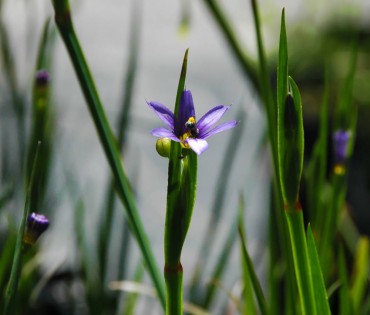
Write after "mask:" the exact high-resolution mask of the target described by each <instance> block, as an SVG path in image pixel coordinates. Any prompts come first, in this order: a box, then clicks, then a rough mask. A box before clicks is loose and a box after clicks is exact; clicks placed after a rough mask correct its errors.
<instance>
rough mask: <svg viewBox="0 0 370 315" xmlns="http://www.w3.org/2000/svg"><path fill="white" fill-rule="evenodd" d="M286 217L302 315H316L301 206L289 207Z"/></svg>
mask: <svg viewBox="0 0 370 315" xmlns="http://www.w3.org/2000/svg"><path fill="white" fill-rule="evenodd" d="M285 216H286V220H287V222H288V227H289V232H290V237H291V242H292V250H293V258H294V268H295V272H296V276H297V284H298V291H299V296H300V301H301V310H302V314H303V315H314V314H316V306H315V299H314V294H313V283H312V275H311V267H310V265H309V263H308V261H309V256H308V249H307V243H306V235H305V233H304V231H305V229H304V223H303V213H302V208H301V207H300V205H299V204H297V205H296V208H290V207H289V208H288V209H287V210H286V211H285Z"/></svg>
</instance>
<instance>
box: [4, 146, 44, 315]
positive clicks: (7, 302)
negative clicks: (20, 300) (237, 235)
mask: <svg viewBox="0 0 370 315" xmlns="http://www.w3.org/2000/svg"><path fill="white" fill-rule="evenodd" d="M38 155H39V146H38V147H37V149H36V152H35V157H34V160H33V167H32V172H31V178H30V182H29V185H28V187H27V192H26V200H25V205H24V210H23V216H22V221H21V224H20V226H19V230H18V234H17V240H16V244H15V249H14V254H13V264H12V270H11V273H10V279H9V282H8V286H7V288H6V291H5V297H4V309H3V314H4V315H8V314H14V312H15V306H16V299H17V290H18V282H19V278H20V274H21V271H22V255H23V253H22V252H23V235H24V232H25V228H26V221H27V217H28V214H29V213H30V204H31V203H30V198H31V190H32V186H33V183H34V178H35V168H36V164H37V163H38Z"/></svg>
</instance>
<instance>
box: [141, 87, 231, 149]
mask: <svg viewBox="0 0 370 315" xmlns="http://www.w3.org/2000/svg"><path fill="white" fill-rule="evenodd" d="M148 105H149V106H150V107H151V108H152V109H153V110H154V112H155V113H156V114H157V116H158V117H159V118H160V119H161V120H162V121H163V122H164V123H165V124H166V125H167V127H168V128H163V127H160V128H155V129H153V130H152V132H151V133H152V135H153V136H155V137H158V138H169V139H171V140H173V141H176V142H180V144H181V146H182V147H183V148H186V149H189V148H190V149H192V150H193V151H194V152H195V153H196V154H198V155H199V154H202V153H203V152H204V151H205V150H207V148H208V143H207V141H206V139H207V138H208V137H210V136H212V135H214V134H216V133H219V132H221V131H224V130H227V129H231V128H234V127H235V126H236V125H237V124H238V122H237V121H236V120H232V121H229V122H226V123H223V124H220V125H218V126H216V127H215V124H216V123H217V122H218V121H219V120H220V119H221V117H222V116H223V115H224V114H225V113H226V111H227V110H228V109H229V108H230V106H223V105H218V106H216V107H214V108H212V109H211V110H210V111H208V112H207V113H206V114H205V115H204V116H203V117H202V118H200V119H199V120H198V121H197V120H196V117H195V110H194V103H193V96H192V95H191V92H190V91H189V90H185V91H184V92H182V95H181V99H180V107H179V113H178V117H175V115H174V114H173V113H172V112H171V111H170V110H169V109H168V108H167V107H166V106H164V105H162V104H161V103H158V102H148Z"/></svg>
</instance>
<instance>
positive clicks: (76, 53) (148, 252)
mask: <svg viewBox="0 0 370 315" xmlns="http://www.w3.org/2000/svg"><path fill="white" fill-rule="evenodd" d="M53 6H54V9H55V22H56V24H57V26H58V29H59V31H60V34H61V35H62V38H63V40H64V43H65V45H66V47H67V50H68V53H69V55H70V57H71V61H72V63H73V65H74V68H75V71H76V74H77V77H78V79H79V82H80V85H81V89H82V91H83V93H84V96H85V99H86V102H87V105H88V107H89V110H90V113H91V115H92V117H93V120H94V123H95V126H96V129H97V132H98V135H99V138H100V141H101V143H102V146H103V148H104V151H105V154H106V156H107V159H108V162H109V165H110V167H111V170H112V172H113V174H114V177H115V180H116V183H117V185H116V189H117V192H118V195H119V196H120V198H121V201H122V203H123V205H124V207H125V210H126V214H127V218H128V221H129V224H130V228H131V230H132V232H133V234H134V236H135V238H136V240H137V241H138V244H139V247H140V249H141V253H142V255H143V256H144V259H145V262H146V266H147V268H148V271H149V274H150V276H151V278H152V280H153V282H154V285H155V287H156V289H157V292H158V296H159V299H160V301H161V304H162V306H163V307H164V306H165V290H164V285H163V280H162V276H161V273H160V272H159V268H158V266H157V264H156V261H155V259H154V255H153V252H152V249H151V247H150V244H149V240H148V237H147V235H146V233H145V230H144V227H143V224H142V221H141V219H140V216H139V212H138V210H137V207H136V203H135V199H134V196H133V193H132V190H131V187H130V183H129V181H128V179H127V177H126V174H125V172H124V170H123V167H122V161H121V157H120V152H119V150H118V148H117V143H116V140H115V139H114V136H113V134H112V131H111V128H110V124H109V122H108V120H107V118H106V115H105V111H104V108H103V105H102V103H101V101H100V98H99V95H98V92H97V90H96V88H95V83H94V80H93V78H92V76H91V74H90V70H89V67H88V65H87V63H86V60H85V57H84V54H83V52H82V49H81V47H80V44H79V41H78V39H77V36H76V34H75V31H74V28H73V24H72V18H71V14H70V7H69V2H68V1H67V0H53Z"/></svg>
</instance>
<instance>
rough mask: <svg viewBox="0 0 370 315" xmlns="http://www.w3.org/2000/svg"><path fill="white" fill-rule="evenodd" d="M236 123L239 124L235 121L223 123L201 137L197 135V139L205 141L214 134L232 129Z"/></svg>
mask: <svg viewBox="0 0 370 315" xmlns="http://www.w3.org/2000/svg"><path fill="white" fill-rule="evenodd" d="M238 123H239V122H238V121H236V120H231V121H228V122H225V123H223V124H221V125H219V126H217V127H216V128H213V129H211V130H210V131H208V132H206V133H204V134H202V135H199V137H200V138H202V139H207V138H208V137H210V136H213V135H214V134H216V133H219V132H221V131H225V130H228V129H231V128H234V127H235V126H236V125H237V124H238Z"/></svg>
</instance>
